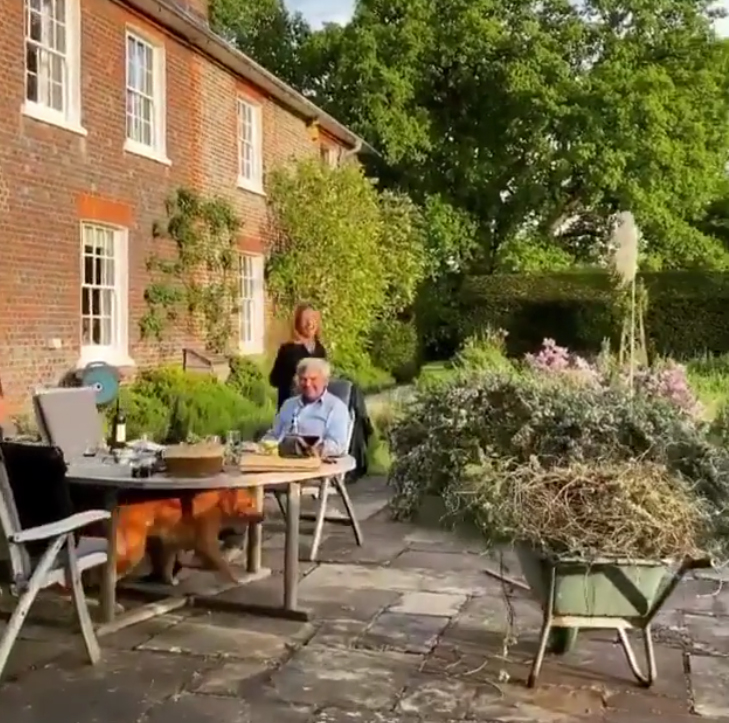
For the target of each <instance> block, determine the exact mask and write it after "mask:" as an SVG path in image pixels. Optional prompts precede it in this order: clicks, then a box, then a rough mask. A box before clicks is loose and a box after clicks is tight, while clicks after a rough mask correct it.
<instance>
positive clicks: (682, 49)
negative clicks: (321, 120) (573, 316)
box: [316, 0, 729, 270]
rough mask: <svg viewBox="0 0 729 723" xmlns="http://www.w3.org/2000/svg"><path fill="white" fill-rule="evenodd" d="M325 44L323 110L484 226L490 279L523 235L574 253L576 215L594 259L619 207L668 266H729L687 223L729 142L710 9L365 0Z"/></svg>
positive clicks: (721, 53)
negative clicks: (595, 244) (569, 233)
mask: <svg viewBox="0 0 729 723" xmlns="http://www.w3.org/2000/svg"><path fill="white" fill-rule="evenodd" d="M317 42H319V43H320V44H322V45H324V46H325V49H324V50H322V49H320V50H319V52H318V53H317V58H318V59H319V62H321V60H322V58H324V59H326V63H325V65H326V73H325V74H324V75H323V76H322V77H320V78H319V84H320V86H322V87H321V88H320V89H319V90H317V91H316V92H317V97H316V100H318V102H320V103H323V104H325V105H326V106H327V107H328V109H329V110H330V111H331V112H332V113H333V114H334V115H336V116H337V117H339V118H341V119H342V120H343V121H345V122H347V123H349V124H350V125H352V126H353V127H354V128H355V129H356V130H357V131H359V132H360V134H362V135H363V136H364V137H366V138H367V139H368V140H369V141H370V142H371V143H373V144H374V145H375V146H376V147H377V148H378V149H379V150H380V151H381V152H382V154H383V157H384V159H385V161H386V162H387V164H388V165H389V166H390V173H391V176H390V180H392V181H394V182H396V183H397V184H398V185H399V186H400V187H402V188H404V189H405V190H407V191H409V192H411V193H412V194H413V196H414V198H415V199H416V200H418V201H419V202H424V200H425V199H426V198H427V197H428V196H429V195H437V196H439V197H441V198H442V199H444V201H445V202H447V203H448V204H450V205H451V206H452V207H453V208H456V209H458V211H459V212H460V213H463V214H465V216H466V217H468V218H470V219H471V220H472V222H473V223H474V224H475V227H476V229H477V244H478V249H479V254H478V255H477V256H476V259H475V261H476V263H477V265H478V267H479V268H481V269H486V270H493V269H494V268H495V267H496V265H497V261H498V257H499V252H500V249H501V248H502V247H503V246H504V244H506V243H507V242H509V241H510V240H512V239H514V238H515V237H518V236H520V235H523V234H524V233H525V231H528V232H533V233H534V234H536V236H538V237H540V238H547V239H551V241H552V242H553V243H555V244H557V245H561V244H563V243H568V240H565V239H564V238H563V236H562V234H561V229H563V228H564V227H565V225H566V223H567V222H568V221H571V220H573V219H575V218H579V217H580V216H587V217H590V218H591V219H592V222H591V223H590V224H583V225H582V229H583V236H582V237H581V242H580V244H581V251H580V253H582V254H583V255H584V256H589V253H590V250H589V248H585V241H587V243H588V246H589V243H590V242H591V241H594V240H595V239H597V238H601V237H603V236H604V235H605V232H606V226H607V223H606V222H607V220H608V218H609V217H610V216H611V214H613V213H615V212H616V211H618V210H621V209H630V210H632V211H633V212H634V213H635V215H636V217H637V219H638V223H639V224H640V226H641V228H642V229H643V230H644V234H645V237H646V241H647V244H648V250H649V252H650V254H651V256H652V258H653V259H654V261H656V262H657V263H660V264H661V265H663V266H669V267H670V266H676V265H685V264H689V265H697V264H702V263H708V264H710V265H716V263H719V262H720V257H721V253H719V254H718V255H717V252H720V251H721V248H720V247H719V246H717V244H715V243H714V242H713V241H712V240H711V239H708V238H706V237H705V236H704V235H703V234H701V233H700V232H699V231H697V230H696V229H695V228H694V227H693V226H692V225H691V220H692V219H694V218H696V217H698V216H700V215H701V213H702V211H703V209H704V208H705V207H706V205H707V204H708V203H709V202H710V200H711V199H712V197H713V196H714V195H715V193H716V191H717V188H718V186H719V184H720V182H721V179H722V177H723V172H724V164H725V161H726V158H727V148H728V146H729V138H728V131H729V126H728V125H727V122H726V118H727V115H728V112H729V93H728V91H729V72H728V71H729V66H728V65H727V50H726V43H725V42H723V41H719V40H718V39H717V38H716V37H715V34H714V31H713V29H712V27H711V14H710V11H709V3H708V2H706V1H702V2H695V1H694V0H656V2H653V3H650V5H646V4H645V3H643V2H638V0H617V1H616V0H587V1H586V2H583V3H581V4H580V5H579V6H577V5H576V4H572V3H570V2H568V1H567V0H544V1H543V2H524V1H519V2H517V0H450V2H448V3H439V2H436V1H435V0H360V1H359V3H358V5H357V8H356V12H355V16H354V19H353V21H352V23H351V24H350V25H349V26H348V27H346V28H344V29H343V30H341V31H337V32H336V33H332V32H330V33H329V41H328V42H323V40H322V38H318V40H317ZM327 54H328V55H327ZM321 67H323V66H321V65H320V68H321ZM567 225H569V224H567ZM687 246H690V247H691V248H690V249H687ZM568 250H569V252H570V253H572V251H573V249H568Z"/></svg>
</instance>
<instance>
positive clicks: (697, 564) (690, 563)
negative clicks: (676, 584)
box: [681, 557, 714, 572]
mask: <svg viewBox="0 0 729 723" xmlns="http://www.w3.org/2000/svg"><path fill="white" fill-rule="evenodd" d="M681 567H683V569H684V570H685V571H686V572H688V571H689V570H708V569H709V568H712V567H714V560H713V559H712V558H710V557H699V558H696V559H693V558H686V559H685V560H684V561H683V564H682V565H681Z"/></svg>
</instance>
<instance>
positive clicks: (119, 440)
mask: <svg viewBox="0 0 729 723" xmlns="http://www.w3.org/2000/svg"><path fill="white" fill-rule="evenodd" d="M126 443H127V417H126V415H125V414H124V410H123V409H122V406H121V404H120V402H119V400H118V399H117V400H116V409H115V410H114V417H113V419H112V421H111V444H110V445H109V446H110V447H111V448H112V449H121V448H122V447H124V446H126Z"/></svg>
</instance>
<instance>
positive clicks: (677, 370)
mask: <svg viewBox="0 0 729 723" xmlns="http://www.w3.org/2000/svg"><path fill="white" fill-rule="evenodd" d="M525 361H526V363H527V365H528V366H529V367H530V368H531V369H532V370H533V371H536V372H542V373H544V372H546V373H549V374H556V373H559V374H567V373H570V372H572V373H573V374H572V375H573V376H577V377H578V378H579V379H580V381H585V382H588V383H596V384H599V385H600V386H603V387H610V386H613V385H614V378H613V376H612V374H611V371H610V369H609V368H608V366H607V365H605V364H591V363H590V362H589V361H587V360H586V359H584V358H583V357H581V356H579V355H578V354H573V353H572V352H570V350H569V349H568V348H567V347H564V346H559V345H558V344H557V342H555V340H554V339H545V340H544V342H543V343H542V347H541V349H540V350H539V352H538V353H537V354H527V355H526V356H525ZM575 373H576V374H575ZM619 381H620V382H621V383H622V384H628V383H629V381H628V374H627V372H625V371H623V372H622V374H621V375H620V376H619ZM633 384H634V389H635V391H636V392H637V393H639V394H642V395H644V396H646V397H649V398H659V399H664V400H666V401H668V402H670V403H671V404H673V405H674V406H676V407H678V408H679V409H681V410H683V411H685V412H688V413H689V414H692V415H698V414H699V413H700V412H701V405H700V404H699V402H698V400H697V399H696V396H695V395H694V393H693V391H692V389H691V386H690V384H689V381H688V377H687V376H686V368H685V367H684V366H682V365H681V364H677V363H675V362H668V363H667V364H664V365H662V366H658V367H653V368H648V369H639V370H637V371H636V373H635V374H634V376H633Z"/></svg>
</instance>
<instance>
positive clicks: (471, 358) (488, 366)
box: [454, 327, 513, 374]
mask: <svg viewBox="0 0 729 723" xmlns="http://www.w3.org/2000/svg"><path fill="white" fill-rule="evenodd" d="M506 339H507V333H506V332H505V331H504V330H503V329H494V328H491V327H487V328H486V330H485V331H483V332H478V333H476V334H473V335H472V336H469V337H468V338H467V339H466V340H465V341H464V342H463V345H462V346H461V348H460V349H459V350H458V353H457V354H456V357H455V359H454V366H455V367H456V368H457V369H458V370H460V371H465V372H497V373H505V374H508V373H509V372H511V371H513V367H512V365H511V362H510V361H509V360H508V359H507V358H506Z"/></svg>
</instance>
